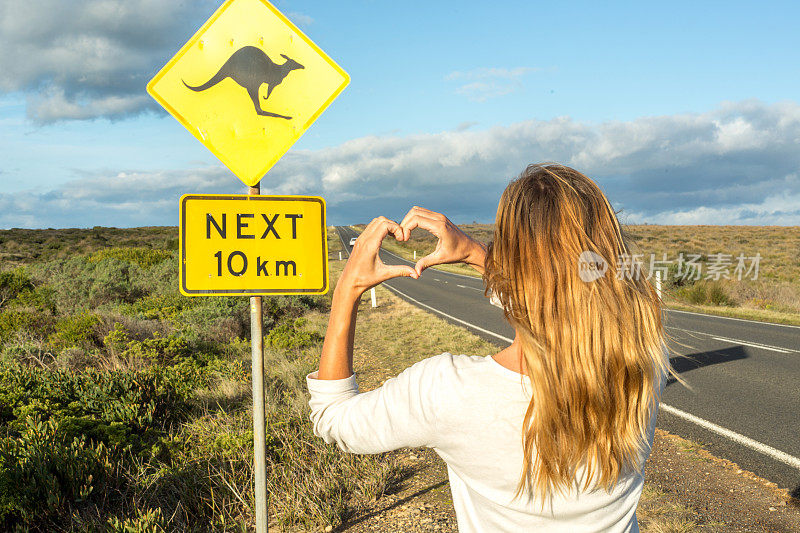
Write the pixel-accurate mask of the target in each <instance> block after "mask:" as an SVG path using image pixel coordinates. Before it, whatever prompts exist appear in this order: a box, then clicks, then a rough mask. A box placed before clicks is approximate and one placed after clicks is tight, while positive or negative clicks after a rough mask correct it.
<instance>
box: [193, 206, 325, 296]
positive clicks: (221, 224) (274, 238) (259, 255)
mask: <svg viewBox="0 0 800 533" xmlns="http://www.w3.org/2000/svg"><path fill="white" fill-rule="evenodd" d="M180 254H181V255H180V257H181V265H180V266H181V268H180V290H181V293H182V294H184V295H186V296H209V295H229V296H233V295H259V294H263V295H268V294H325V293H326V292H327V291H328V239H327V231H326V228H325V200H323V199H322V198H320V197H318V196H257V195H246V194H186V195H184V196H182V197H181V200H180Z"/></svg>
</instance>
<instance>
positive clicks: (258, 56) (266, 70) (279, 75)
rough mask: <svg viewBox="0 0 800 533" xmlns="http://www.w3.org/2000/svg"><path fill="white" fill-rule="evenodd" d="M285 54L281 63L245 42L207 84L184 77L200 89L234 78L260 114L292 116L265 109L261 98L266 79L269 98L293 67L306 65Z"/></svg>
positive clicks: (263, 115)
mask: <svg viewBox="0 0 800 533" xmlns="http://www.w3.org/2000/svg"><path fill="white" fill-rule="evenodd" d="M281 57H283V58H284V59H285V60H286V61H285V62H284V63H283V64H280V65H278V64H277V63H274V62H273V61H272V60H271V59H270V58H269V56H268V55H267V54H265V53H264V51H263V50H261V49H260V48H256V47H255V46H244V47H242V48H239V49H238V50H236V51H235V52H234V53H233V55H231V57H229V58H228V60H227V61H225V64H224V65H222V67H220V69H219V70H218V71H217V73H216V74H214V76H212V77H211V79H210V80H208V81H207V82H205V83H204V84H202V85H198V86H196V87H192V86H191V85H189V84H188V83H186V81H185V80H181V81H183V84H184V85H186V87H188V88H189V89H191V90H193V91H196V92H200V91H205V90H206V89H210V88H211V87H213V86H215V85H216V84H218V83H219V82H221V81H222V80H224V79H225V78H230V79H232V80H233V81H235V82H236V83H238V84H239V85H240V86H242V87H243V88H244V89H245V90H246V91H247V94H248V95H250V99H251V100H252V101H253V105H254V106H255V108H256V113H257V114H259V115H261V116H262V117H276V118H285V119H287V120H291V118H292V117H287V116H286V115H278V114H277V113H270V112H269V111H264V109H262V108H261V102H260V101H259V100H258V89H259V88H260V87H261V85H263V84H264V83H266V84H267V96H265V97H264V100H266V99H267V98H269V95H271V94H272V91H273V90H274V89H275V87H277V86H278V85H280V84H281V82H282V81H283V79H284V78H285V77H286V76H288V75H289V73H290V72H291V71H293V70H297V69H303V68H305V67H304V66H303V65H301V64H300V63H298V62H297V61H295V60H294V59H292V58H290V57H288V56H285V55H283V54H281Z"/></svg>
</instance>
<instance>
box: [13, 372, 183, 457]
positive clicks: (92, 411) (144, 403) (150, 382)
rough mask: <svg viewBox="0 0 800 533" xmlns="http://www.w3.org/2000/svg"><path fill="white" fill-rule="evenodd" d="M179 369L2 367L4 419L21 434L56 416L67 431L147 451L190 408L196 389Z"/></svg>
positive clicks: (96, 440)
mask: <svg viewBox="0 0 800 533" xmlns="http://www.w3.org/2000/svg"><path fill="white" fill-rule="evenodd" d="M184 377H185V375H184V374H182V373H181V372H178V371H166V370H164V369H158V368H153V369H148V370H146V371H115V372H109V371H97V370H88V371H85V372H81V373H74V372H68V371H64V370H40V369H34V368H26V367H20V366H6V367H4V368H0V422H2V423H4V424H5V425H6V427H7V429H8V431H10V432H12V433H21V432H22V431H23V430H24V428H25V425H26V424H27V423H28V419H30V418H32V417H41V419H42V420H53V421H55V422H56V423H57V424H58V428H59V431H60V432H61V433H63V434H65V435H69V436H73V437H80V436H81V435H85V436H87V437H88V438H90V439H92V440H93V441H95V442H104V443H105V444H107V445H118V446H122V447H129V446H130V447H132V448H133V449H135V450H141V449H143V447H145V446H148V445H150V444H152V443H153V442H155V440H157V439H158V436H159V435H160V434H161V433H162V432H163V431H164V430H165V429H166V428H168V427H169V426H170V425H171V424H173V423H175V422H177V421H180V420H182V419H183V418H184V417H185V416H186V414H187V413H188V412H189V409H190V403H189V397H190V396H191V393H192V391H191V389H192V388H193V387H194V386H195V384H194V383H186V382H185V380H184Z"/></svg>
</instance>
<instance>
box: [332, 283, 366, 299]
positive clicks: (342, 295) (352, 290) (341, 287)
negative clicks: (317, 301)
mask: <svg viewBox="0 0 800 533" xmlns="http://www.w3.org/2000/svg"><path fill="white" fill-rule="evenodd" d="M362 294H363V291H360V290H358V289H357V288H356V287H355V286H354V285H353V284H352V283H348V282H347V280H345V279H339V282H338V283H337V284H336V288H335V289H333V300H334V301H335V302H340V303H342V304H349V305H357V304H358V301H359V300H360V299H361V295H362Z"/></svg>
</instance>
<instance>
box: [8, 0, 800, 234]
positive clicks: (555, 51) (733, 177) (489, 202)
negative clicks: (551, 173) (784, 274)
mask: <svg viewBox="0 0 800 533" xmlns="http://www.w3.org/2000/svg"><path fill="white" fill-rule="evenodd" d="M602 4H605V3H602ZM602 4H601V3H595V2H584V3H575V2H562V3H557V2H488V3H487V2H465V1H462V2H379V1H352V2H322V1H320V2H312V1H308V2H290V1H280V2H275V5H276V6H277V7H278V8H279V9H280V10H281V11H283V12H284V13H285V14H287V15H288V16H289V18H291V19H292V20H294V21H295V22H296V23H297V24H298V25H299V26H300V27H301V28H302V29H303V30H304V31H305V32H306V33H307V34H308V35H309V36H310V37H311V38H312V40H314V41H315V42H316V43H317V44H318V45H319V46H320V47H321V48H322V49H323V50H325V51H326V52H327V53H328V54H329V55H330V56H331V57H333V58H334V59H335V60H336V61H337V62H338V63H339V64H340V65H341V66H342V67H344V68H345V70H347V71H348V72H349V74H350V76H351V78H352V82H351V85H350V86H349V87H348V88H347V89H346V90H345V92H344V93H342V95H341V96H340V97H339V99H338V100H337V101H335V102H334V103H333V105H331V107H330V108H329V109H328V110H327V111H326V112H325V113H324V114H323V115H322V116H321V118H320V119H319V120H318V121H317V123H315V124H314V125H313V126H312V127H311V129H310V130H309V131H308V132H307V133H306V134H305V136H304V137H303V138H302V139H301V140H300V141H299V142H298V143H297V144H296V145H295V147H294V148H293V149H292V150H291V151H290V152H289V154H287V156H286V157H285V158H284V159H283V160H282V161H281V162H280V163H278V165H276V167H275V168H274V169H273V170H272V171H271V172H270V173H269V174H268V175H267V176H266V177H265V178H264V181H263V187H264V190H265V192H273V193H276V194H277V193H280V194H318V195H322V196H324V197H325V198H326V199H327V201H328V206H329V213H328V216H329V220H330V221H331V222H334V223H355V222H361V221H366V220H367V219H368V218H370V217H372V216H376V215H378V214H385V215H387V216H391V217H402V215H403V212H404V211H405V209H407V208H408V207H410V206H411V205H414V204H420V205H426V206H428V207H430V208H432V209H437V210H442V211H444V212H445V213H448V214H451V215H452V217H453V218H454V219H456V220H457V221H459V222H464V221H472V220H478V221H490V220H491V219H492V217H493V214H494V210H495V207H496V202H497V198H498V197H499V193H500V192H501V191H502V189H503V187H504V186H505V184H506V183H507V182H508V180H509V179H510V178H512V177H513V176H514V175H515V174H517V173H518V172H519V171H521V170H522V169H523V168H524V166H525V165H526V164H527V163H530V162H535V161H541V160H557V161H561V162H564V163H567V164H570V165H572V166H574V167H576V168H578V169H579V170H582V171H584V172H585V173H587V174H588V175H590V176H592V177H594V178H595V179H596V180H597V181H598V183H600V185H601V187H603V189H604V190H605V191H606V192H607V194H608V195H609V197H610V199H611V201H612V204H614V205H615V207H617V208H620V209H622V210H623V219H624V220H626V221H629V222H652V223H711V224H715V223H730V224H792V225H797V224H800V149H799V148H800V37H798V32H797V31H796V21H797V20H798V18H799V17H798V16H799V15H800V7H798V4H797V3H794V2H784V3H778V2H772V3H769V2H768V3H760V4H758V5H756V4H752V3H736V2H725V3H723V2H692V3H682V2H671V3H663V4H656V3H650V2H637V3H634V2H624V3H622V2H619V3H614V4H613V5H610V6H609V5H602ZM218 5H219V3H218V2H214V1H210V0H196V1H194V2H188V3H177V2H158V1H155V0H127V1H122V0H104V1H102V2H101V1H99V0H84V1H81V2H78V1H71V0H69V1H68V0H32V1H28V2H24V3H23V2H18V1H12V0H0V227H73V226H77V227H87V226H88V227H90V226H94V225H113V226H137V225H162V224H169V225H174V224H177V200H178V197H179V196H180V195H181V194H184V193H190V192H192V193H198V192H202V193H227V192H241V191H242V190H243V187H242V185H241V183H240V182H239V181H238V179H236V178H235V177H234V176H233V175H232V174H230V172H229V171H227V169H225V168H224V167H223V166H221V164H220V163H219V162H218V160H217V159H216V158H215V157H214V156H212V155H211V154H210V153H209V152H208V151H207V150H206V148H205V147H203V146H202V145H201V144H200V143H199V142H197V141H196V140H195V139H194V138H193V137H192V136H191V135H190V134H189V133H188V132H186V130H185V129H184V128H183V127H182V126H180V125H179V124H178V123H177V122H176V121H175V120H174V119H173V118H172V117H170V116H168V115H166V114H165V113H164V112H161V111H160V110H159V109H158V108H157V106H156V105H155V104H154V103H153V102H152V100H151V99H150V98H149V96H147V95H146V93H145V89H144V84H145V83H146V81H147V80H148V79H149V78H150V77H152V76H153V75H154V74H155V73H156V72H157V71H158V70H159V69H160V68H161V66H163V64H164V63H165V62H166V61H167V60H168V59H169V58H170V57H171V56H172V55H173V54H174V53H175V52H176V51H177V50H178V49H179V48H180V46H181V45H182V44H183V43H184V42H185V41H186V40H187V39H188V38H189V37H190V36H191V35H192V34H193V33H194V32H195V31H196V30H197V28H198V27H199V26H200V25H201V24H202V22H203V21H204V20H205V19H206V18H208V17H209V16H210V15H211V14H212V13H213V11H214V10H215V9H216V7H217V6H218Z"/></svg>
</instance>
